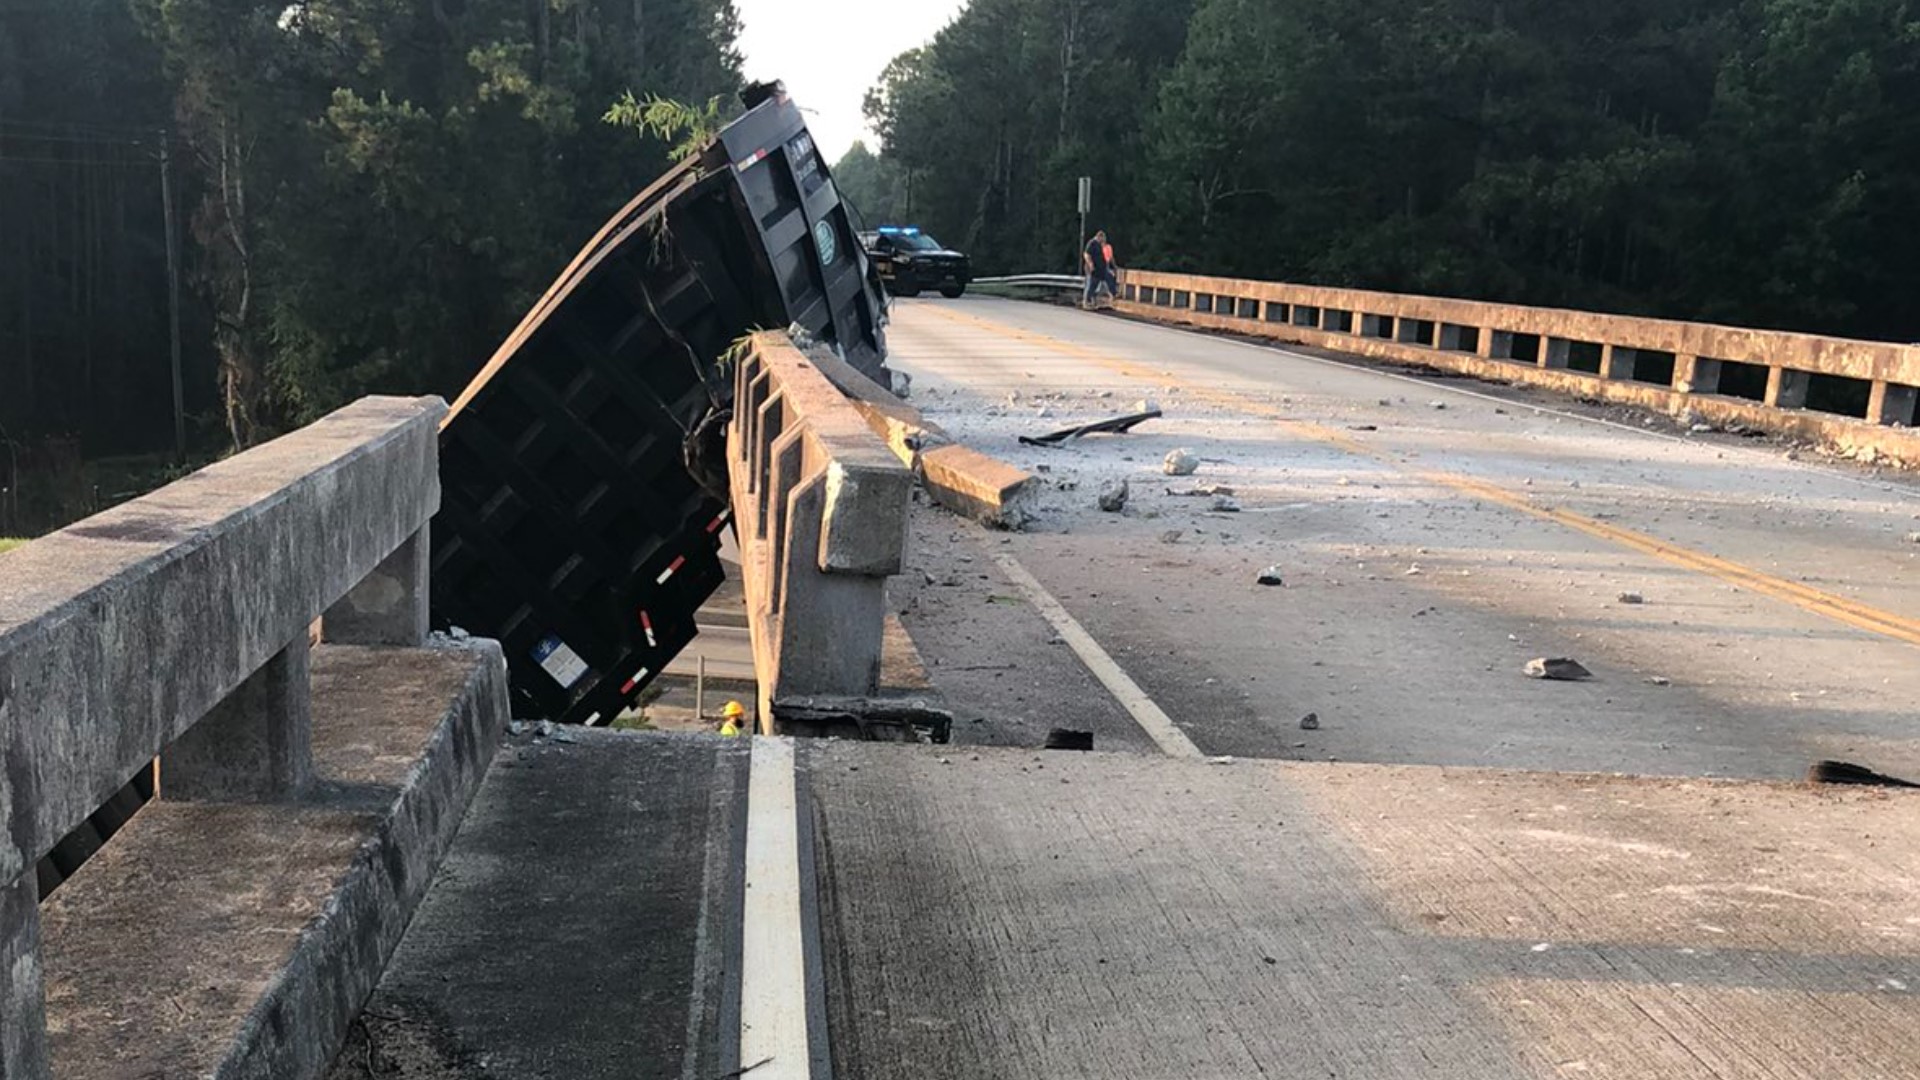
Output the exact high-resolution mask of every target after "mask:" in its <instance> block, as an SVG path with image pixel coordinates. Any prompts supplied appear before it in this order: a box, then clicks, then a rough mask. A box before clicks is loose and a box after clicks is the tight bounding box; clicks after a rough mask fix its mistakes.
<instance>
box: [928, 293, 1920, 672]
mask: <svg viewBox="0 0 1920 1080" xmlns="http://www.w3.org/2000/svg"><path fill="white" fill-rule="evenodd" d="M916 310H919V311H927V312H931V313H933V314H936V315H939V316H940V317H941V318H944V319H948V320H950V321H953V322H957V323H964V324H967V325H971V326H976V327H979V328H980V329H983V330H986V331H988V332H990V333H994V334H998V335H1000V336H1002V337H1008V338H1013V339H1016V340H1019V341H1023V342H1027V343H1030V344H1033V345H1036V346H1039V347H1041V348H1044V349H1047V350H1048V351H1051V352H1055V353H1059V354H1061V355H1063V356H1071V357H1074V358H1076V359H1080V360H1085V361H1088V362H1090V363H1093V364H1096V365H1098V366H1100V367H1102V368H1105V369H1106V370H1108V371H1112V372H1114V373H1115V374H1118V375H1122V376H1125V377H1127V378H1137V379H1144V380H1148V381H1156V380H1158V378H1159V376H1158V375H1157V374H1155V373H1154V372H1151V371H1148V370H1146V369H1145V368H1142V367H1139V366H1137V365H1135V364H1131V363H1128V362H1126V361H1123V360H1116V359H1114V358H1112V357H1110V356H1107V355H1105V354H1103V353H1100V352H1097V351H1095V350H1093V349H1089V348H1087V347H1085V346H1082V345H1077V344H1075V343H1073V342H1071V341H1064V340H1061V339H1060V338H1056V337H1052V336H1051V335H1048V334H1040V333H1035V332H1033V331H1028V330H1017V329H1013V328H1011V327H1007V326H1003V325H1001V324H999V323H995V322H991V321H989V320H986V319H982V318H980V317H978V316H976V315H968V314H965V313H963V312H958V311H953V310H950V309H948V308H944V307H932V306H924V307H921V308H918V309H916ZM1182 392H1183V393H1184V394H1185V395H1186V396H1188V397H1194V398H1199V399H1200V400H1202V401H1205V402H1207V403H1208V404H1211V405H1216V406H1220V407H1222V408H1228V409H1234V410H1238V411H1241V412H1251V413H1255V414H1258V415H1260V416H1262V417H1265V418H1267V419H1270V420H1272V421H1274V422H1275V423H1276V424H1277V425H1278V426H1279V427H1281V428H1283V429H1284V430H1286V431H1288V432H1290V433H1292V434H1294V435H1296V436H1299V437H1301V438H1303V439H1307V440H1310V441H1313V442H1318V443H1321V444H1323V445H1327V446H1332V447H1336V448H1338V449H1340V450H1344V451H1346V452H1348V453H1350V454H1353V455H1355V456H1358V457H1364V458H1367V459H1369V460H1371V461H1375V462H1378V463H1380V464H1382V465H1385V466H1387V467H1388V468H1390V469H1393V470H1394V471H1396V472H1399V473H1402V474H1404V475H1408V476H1412V477H1414V478H1416V479H1419V480H1422V481H1425V482H1427V483H1429V484H1433V485H1435V486H1436V487H1442V488H1448V489H1451V490H1453V491H1457V492H1460V493H1461V494H1463V495H1469V496H1472V497H1473V498H1476V499H1481V500H1483V501H1485V502H1490V503H1493V504H1495V505H1497V506H1503V507H1506V508H1507V509H1509V510H1516V511H1518V512H1520V513H1523V514H1526V515H1528V516H1529V517H1534V518H1538V519H1539V520H1541V521H1547V522H1552V523H1553V524H1556V525H1562V526H1565V527H1566V528H1570V529H1573V530H1575V531H1577V532H1582V533H1585V534H1587V535H1588V536H1592V537H1594V538H1596V539H1599V540H1605V541H1608V542H1610V543H1614V544H1618V545H1620V546H1622V547H1626V548H1630V549H1632V550H1634V551H1638V552H1640V553H1642V554H1645V555H1651V556H1653V557H1654V558H1657V559H1661V560H1663V561H1666V562H1669V563H1672V564H1674V565H1675V566H1679V567H1683V568H1685V569H1687V570H1692V571H1694V572H1696V573H1700V574H1705V575H1708V576H1709V577H1715V578H1718V579H1720V580H1721V581H1725V582H1727V583H1729V584H1732V585H1737V586H1739V587H1741V588H1743V589H1750V590H1752V591H1754V592H1757V593H1760V594H1762V595H1764V596H1769V597H1772V598H1773V599H1775V600H1779V601H1782V602H1784V603H1788V604H1792V605H1793V606H1794V607H1797V608H1799V609H1801V610H1802V611H1807V612H1811V613H1813V614H1815V615H1819V616H1821V617H1823V618H1827V619H1832V620H1833V621H1835V622H1838V623H1844V624H1845V625H1847V626H1851V627H1854V628H1856V629H1859V630H1865V631H1868V632H1870V633H1875V634H1880V635H1883V636H1885V637H1890V638H1893V639H1895V640H1897V641H1904V642H1906V643H1907V644H1909V645H1920V619H1911V618H1908V617H1906V616H1904V615H1896V614H1894V613H1893V612H1890V611H1883V610H1881V609H1879V608H1876V607H1871V606H1869V605H1867V604H1862V603H1860V602H1858V601H1856V600H1849V599H1847V598H1846V597H1844V596H1838V595H1836V594H1834V593H1830V592H1826V591H1824V590H1821V589H1816V588H1813V587H1812V586H1809V585H1803V584H1801V583H1799V582H1797V581H1788V580H1787V579H1785V578H1781V577H1776V576H1774V575H1772V574H1768V573H1764V572H1762V571H1759V570H1755V569H1753V568H1752V567H1750V566H1744V565H1742V564H1740V563H1736V562H1732V561H1729V560H1727V559H1722V558H1720V557H1719V556H1717V555H1709V554H1707V553H1706V552H1703V551H1695V550H1693V549H1692V548H1688V547H1684V546H1682V545H1680V544H1675V543H1671V542H1669V541H1666V540H1662V539H1660V538H1658V537H1656V536H1650V535H1648V534H1646V533H1643V532H1637V531H1635V530H1633V529H1627V528H1622V527H1621V526H1618V525H1610V524H1608V523H1607V522H1604V521H1600V520H1597V519H1595V518H1590V517H1587V516H1586V515H1584V514H1578V513H1575V512H1573V511H1571V510H1562V509H1558V508H1555V507H1549V506H1540V505H1537V504H1535V502H1534V501H1533V498H1532V496H1529V495H1526V494H1524V493H1522V492H1518V491H1514V490H1511V489H1509V488H1504V487H1501V486H1499V485H1497V484H1494V483H1491V482H1489V481H1486V480H1479V479H1475V478H1473V477H1469V476H1461V475H1459V474H1457V473H1445V472H1426V471H1416V470H1412V469H1406V468H1403V467H1402V466H1401V465H1400V463H1399V462H1397V461H1396V460H1394V459H1393V457H1392V456H1391V455H1389V454H1387V453H1386V452H1384V451H1381V450H1376V449H1374V448H1373V447H1371V446H1369V445H1367V444H1366V443H1364V442H1362V441H1360V440H1358V439H1355V438H1353V437H1351V436H1349V435H1347V434H1346V433H1344V432H1340V431H1335V430H1333V429H1332V428H1329V427H1326V426H1324V425H1322V424H1316V423H1313V422H1311V421H1306V420H1298V419H1294V418H1292V417H1290V416H1287V415H1286V414H1285V413H1283V412H1281V411H1280V410H1279V409H1277V408H1275V407H1274V406H1271V405H1266V404H1263V403H1261V402H1257V401H1249V400H1246V399H1245V398H1242V397H1238V396H1236V395H1233V394H1228V393H1223V392H1221V391H1218V390H1208V389H1204V388H1200V389H1194V388H1189V389H1186V390H1184V391H1182Z"/></svg>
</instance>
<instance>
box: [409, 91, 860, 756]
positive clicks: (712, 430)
mask: <svg viewBox="0 0 1920 1080" xmlns="http://www.w3.org/2000/svg"><path fill="white" fill-rule="evenodd" d="M743 101H744V102H745V104H746V105H747V112H746V114H745V115H743V116H741V117H740V118H739V119H738V120H735V121H734V122H733V123H731V124H729V125H728V126H727V127H726V128H724V129H723V130H721V131H720V133H719V134H718V135H716V136H715V137H714V138H713V139H712V141H711V142H709V143H708V144H707V145H706V146H705V147H704V148H702V149H701V150H700V151H699V152H698V153H696V154H694V155H692V156H691V157H689V158H688V159H687V160H686V161H685V162H683V163H682V164H680V165H679V166H678V167H676V168H674V169H673V170H672V171H670V172H668V173H667V174H666V175H665V176H662V177H660V178H659V179H658V180H657V181H655V182H654V183H653V184H652V185H651V186H650V187H648V188H647V189H646V190H645V191H643V192H641V193H640V194H639V195H638V196H636V197H635V198H634V199H633V201H631V202H630V203H628V204H627V205H626V206H625V207H624V208H622V209H621V211H620V212H619V213H618V214H616V215H614V217H613V218H612V219H611V220H609V221H608V222H607V224H606V225H605V226H604V227H602V228H601V230H600V232H599V233H598V234H596V235H595V236H594V238H593V239H592V240H591V241H590V242H589V243H588V244H587V245H586V247H584V248H583V249H582V250H581V251H580V253H579V254H578V255H576V256H575V257H574V259H573V261H572V262H571V263H570V264H569V265H568V266H567V268H566V269H565V271H563V272H562V273H561V275H560V277H559V278H558V279H557V280H555V281H554V283H553V284H552V285H551V286H550V287H549V288H548V289H547V291H546V294H545V295H544V296H542V297H541V299H540V301H539V302H538V303H537V304H536V305H535V306H534V308H533V309H532V310H531V311H529V312H528V313H527V316H526V318H525V319H524V320H522V322H521V323H520V325H519V327H518V328H517V329H515V330H514V332H513V333H512V334H511V335H510V336H509V337H508V338H507V340H506V342H505V343H503V344H502V345H501V346H500V348H499V350H498V351H497V352H496V353H495V354H494V356H493V358H492V359H491V360H490V361H489V362H488V363H487V365H486V367H485V368H484V369H483V370H482V371H481V372H480V374H479V375H478V376H477V377H476V378H475V379H474V380H473V382H472V383H471V384H470V385H469V386H468V387H467V388H466V391H465V392H464V393H462V394H461V395H460V397H459V398H458V400H456V401H455V403H454V405H453V408H452V410H451V412H450V413H449V415H448V417H447V420H446V423H445V424H444V426H443V427H442V429H441V446H440V455H441V487H442V497H441V508H440V512H439V514H438V515H437V516H436V517H435V518H434V520H433V523H432V526H431V529H432V550H433V556H432V558H433V563H432V581H433V617H434V622H435V625H436V626H438V627H440V628H443V629H453V628H459V629H460V630H463V631H466V632H468V633H472V634H475V635H479V636H484V637H491V638H497V639H499V641H500V642H501V644H502V645H503V647H504V648H505V651H506V655H507V663H508V668H509V669H510V674H511V682H512V687H513V701H514V712H515V714H516V715H519V716H525V717H539V718H546V719H551V720H555V721H559V722H563V723H582V724H604V723H609V722H611V721H612V720H613V718H615V717H617V716H618V715H619V714H620V713H621V712H622V711H624V710H625V709H627V708H628V707H629V706H631V705H632V704H633V703H634V701H635V700H636V699H637V698H638V696H639V695H640V693H641V691H642V690H644V689H645V688H646V687H647V685H648V684H649V683H651V682H652V681H653V680H654V679H655V678H657V677H658V676H659V674H660V672H661V671H662V670H663V669H664V668H665V667H666V665H667V663H668V662H669V661H671V660H672V659H673V658H674V656H675V655H677V654H678V653H679V652H680V651H681V650H682V649H684V648H685V647H686V646H687V644H688V643H689V642H691V641H692V640H693V638H694V636H695V635H696V634H697V633H698V632H699V629H698V627H697V626H696V625H695V623H694V613H695V612H696V611H697V610H698V609H699V607H700V605H701V604H702V603H704V602H705V601H706V600H707V598H708V597H709V596H711V595H712V594H713V593H714V591H715V589H716V588H717V587H718V586H719V585H720V583H721V582H722V581H723V580H724V572H723V571H722V569H721V564H720V557H719V549H720V533H721V530H722V529H724V528H726V527H727V524H728V521H729V511H728V506H727V495H726V492H727V476H726V454H725V447H724V439H725V430H726V421H727V419H728V418H729V417H730V416H731V411H730V410H731V406H732V400H731V399H732V393H733V389H732V379H731V372H730V370H729V367H728V365H729V362H730V357H731V355H732V350H733V349H734V348H735V346H736V343H737V342H739V341H741V340H742V339H743V338H745V337H746V335H748V334H749V333H750V332H752V331H753V330H755V329H782V328H787V327H798V328H800V329H803V330H805V331H806V332H807V334H808V335H810V336H811V338H812V339H813V340H814V341H816V342H818V343H820V344H821V345H823V346H826V347H829V348H831V349H832V350H833V351H834V352H835V353H837V354H838V355H839V356H840V357H841V358H843V359H844V360H845V361H846V362H847V363H849V364H851V365H852V366H853V367H855V368H857V369H858V370H860V371H861V372H863V373H865V374H866V375H868V376H869V377H872V378H874V379H875V380H876V381H878V382H880V383H881V384H882V385H889V383H890V378H891V377H890V375H889V374H888V373H887V371H886V366H885V365H886V342H885V331H884V324H885V311H886V308H885V298H884V296H883V295H881V293H880V292H879V291H878V289H877V288H875V287H874V285H873V283H872V280H871V278H870V274H869V268H868V265H867V262H866V257H865V255H864V253H863V251H862V248H861V243H860V238H859V236H858V235H857V234H856V232H855V230H854V228H853V226H852V224H851V222H850V220H849V217H848V214H847V210H846V207H845V206H844V205H843V204H842V203H841V201H840V196H839V193H838V192H837V191H836V190H835V188H834V185H833V181H832V178H831V176H830V175H829V173H828V169H827V164H826V162H825V160H824V159H822V157H821V156H820V153H819V150H818V148H817V147H816V146H815V145H814V142H813V137H812V136H811V135H810V134H809V133H808V132H807V128H806V124H805V122H804V120H803V119H802V118H801V114H800V110H799V109H798V108H796V107H795V106H794V104H793V102H792V101H791V100H790V99H789V98H788V97H787V96H786V94H785V92H784V91H783V90H782V89H781V88H780V87H779V86H778V85H777V84H774V85H761V86H756V87H752V88H750V89H749V90H748V91H747V93H746V94H744V95H743Z"/></svg>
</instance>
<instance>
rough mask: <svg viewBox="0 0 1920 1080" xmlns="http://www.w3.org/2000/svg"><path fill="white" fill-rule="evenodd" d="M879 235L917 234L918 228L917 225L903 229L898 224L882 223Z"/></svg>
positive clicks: (918, 232) (918, 233)
mask: <svg viewBox="0 0 1920 1080" xmlns="http://www.w3.org/2000/svg"><path fill="white" fill-rule="evenodd" d="M880 235H882V236H919V235H920V230H919V229H918V228H917V227H916V228H908V229H903V228H901V227H900V226H898V225H882V226H880Z"/></svg>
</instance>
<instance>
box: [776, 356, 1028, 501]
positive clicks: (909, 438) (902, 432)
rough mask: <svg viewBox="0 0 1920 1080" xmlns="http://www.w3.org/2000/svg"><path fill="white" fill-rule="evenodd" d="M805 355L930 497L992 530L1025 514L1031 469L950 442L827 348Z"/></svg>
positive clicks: (924, 420) (931, 424)
mask: <svg viewBox="0 0 1920 1080" xmlns="http://www.w3.org/2000/svg"><path fill="white" fill-rule="evenodd" d="M806 355H807V359H808V361H810V362H811V363H812V364H813V365H814V366H815V367H816V368H818V369H819V370H820V373H821V374H823V375H825V376H826V377H827V381H828V382H831V383H832V384H833V385H834V386H835V387H837V388H838V389H839V390H840V392H841V393H842V394H845V395H846V397H847V399H848V400H849V401H851V402H852V403H853V407H854V409H856V410H857V411H858V412H859V413H860V415H861V417H862V418H863V419H864V420H866V422H867V426H868V427H870V428H872V429H873V431H874V433H875V434H876V435H879V436H880V438H881V439H882V440H884V441H885V442H886V444H887V446H888V448H890V449H891V450H892V451H893V453H894V456H895V457H898V458H899V459H900V460H901V461H902V462H904V463H905V464H906V465H907V467H908V468H910V469H912V470H913V472H914V474H915V476H916V477H918V479H919V480H920V482H921V484H922V485H924V486H925V488H926V491H927V495H928V496H929V497H931V498H932V499H933V501H934V502H936V503H938V504H939V505H941V506H943V507H946V508H947V509H948V510H951V511H953V512H955V513H957V514H962V515H964V516H966V517H970V518H972V519H973V520H975V521H978V522H980V523H981V524H983V525H988V526H991V527H993V528H996V529H1015V530H1017V529H1020V528H1021V527H1023V526H1024V525H1025V524H1026V523H1027V522H1028V521H1029V520H1030V519H1031V517H1032V510H1031V506H1030V504H1031V502H1032V498H1033V493H1034V487H1035V485H1034V482H1033V476H1032V474H1030V473H1027V472H1024V471H1022V470H1020V469H1016V468H1014V467H1013V466H1012V465H1009V464H1007V463H1006V462H1004V461H1001V460H1000V459H998V458H995V457H991V456H989V455H987V454H983V453H981V452H980V451H978V450H975V449H974V448H972V447H970V446H963V445H961V444H960V443H958V442H955V441H954V439H953V437H952V436H950V435H948V434H947V433H946V432H945V431H943V430H941V429H940V427H939V425H937V424H934V423H932V422H931V421H929V420H928V419H927V418H926V417H925V416H922V415H921V413H920V410H918V409H916V408H914V407H913V406H911V405H908V404H907V403H906V402H904V401H902V400H900V398H899V397H897V396H895V395H894V393H893V392H892V391H890V390H886V389H883V388H882V387H881V386H880V384H879V383H876V382H874V381H873V380H872V379H869V378H867V376H866V375H865V374H863V373H861V372H860V371H858V370H856V369H855V368H854V366H853V365H852V364H849V363H847V362H846V361H844V360H841V359H840V358H838V357H837V356H835V355H834V354H833V353H832V351H830V350H827V349H817V348H816V349H811V350H808V352H807V354H806Z"/></svg>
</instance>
